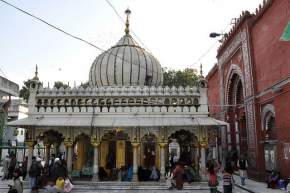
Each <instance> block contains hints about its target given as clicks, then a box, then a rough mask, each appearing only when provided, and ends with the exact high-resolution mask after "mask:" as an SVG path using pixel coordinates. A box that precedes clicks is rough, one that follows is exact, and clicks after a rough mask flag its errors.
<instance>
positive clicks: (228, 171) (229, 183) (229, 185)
mask: <svg viewBox="0 0 290 193" xmlns="http://www.w3.org/2000/svg"><path fill="white" fill-rule="evenodd" d="M232 174H233V169H232V167H231V165H229V164H228V165H226V168H225V170H224V172H223V188H224V193H232V192H233V188H234V187H233V185H234V179H233V176H232Z"/></svg>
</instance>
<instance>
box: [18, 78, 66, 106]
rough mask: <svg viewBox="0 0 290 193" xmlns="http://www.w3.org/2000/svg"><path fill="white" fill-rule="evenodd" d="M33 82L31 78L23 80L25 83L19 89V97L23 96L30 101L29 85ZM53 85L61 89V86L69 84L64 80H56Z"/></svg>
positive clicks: (64, 86) (26, 100)
mask: <svg viewBox="0 0 290 193" xmlns="http://www.w3.org/2000/svg"><path fill="white" fill-rule="evenodd" d="M31 82H32V80H31V79H28V80H26V81H23V84H24V85H23V86H22V88H21V89H20V91H19V97H21V98H23V99H24V101H25V102H28V99H29V85H30V84H31ZM53 87H55V88H57V89H59V88H61V87H63V88H68V87H69V85H68V84H65V83H63V82H62V81H56V82H54V85H53Z"/></svg>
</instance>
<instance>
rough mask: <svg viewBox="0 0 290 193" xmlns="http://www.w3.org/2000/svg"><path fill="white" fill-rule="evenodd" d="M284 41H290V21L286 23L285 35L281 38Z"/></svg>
mask: <svg viewBox="0 0 290 193" xmlns="http://www.w3.org/2000/svg"><path fill="white" fill-rule="evenodd" d="M280 39H281V40H283V41H290V21H289V22H288V24H287V25H286V27H285V29H284V32H283V35H282V36H281V38H280Z"/></svg>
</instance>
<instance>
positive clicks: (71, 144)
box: [64, 138, 73, 147]
mask: <svg viewBox="0 0 290 193" xmlns="http://www.w3.org/2000/svg"><path fill="white" fill-rule="evenodd" d="M64 145H65V146H66V147H72V146H73V140H71V139H70V138H65V139H64Z"/></svg>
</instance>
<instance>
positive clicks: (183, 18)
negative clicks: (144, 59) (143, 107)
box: [0, 0, 262, 86]
mask: <svg viewBox="0 0 290 193" xmlns="http://www.w3.org/2000/svg"><path fill="white" fill-rule="evenodd" d="M7 1H8V2H10V3H12V4H14V5H16V6H18V7H20V8H22V9H24V10H26V11H28V12H30V13H32V14H34V15H36V16H38V17H40V18H42V19H44V20H46V21H48V22H49V23H51V24H53V25H56V26H58V27H60V28H61V29H63V30H65V31H67V32H69V33H72V34H74V35H76V36H79V37H81V38H83V39H85V40H88V41H90V42H91V43H93V44H95V45H97V46H99V47H101V48H103V49H109V48H110V47H111V46H113V45H115V44H116V42H117V41H118V40H119V39H120V38H121V37H122V36H123V35H124V28H125V27H124V24H123V23H122V21H121V20H120V18H119V17H118V16H117V15H116V13H115V12H114V11H113V9H112V8H111V7H110V6H109V4H108V3H107V2H106V0H41V1H39V0H7ZM110 2H111V3H112V4H113V5H114V7H115V8H116V10H117V11H118V12H119V14H120V15H121V16H122V17H123V18H125V14H124V10H125V9H126V8H128V7H129V8H130V10H131V11H132V14H131V18H130V29H131V30H133V31H134V32H135V34H137V36H138V37H139V38H140V39H141V41H142V42H143V43H144V44H145V45H146V48H148V49H149V51H150V52H151V53H152V54H153V55H154V56H155V57H156V58H157V59H158V60H159V62H160V64H161V65H162V67H168V68H173V69H184V68H186V67H193V68H199V65H200V63H202V64H203V66H204V74H206V73H207V72H208V71H209V70H210V69H211V67H212V66H213V65H214V64H215V63H216V61H217V60H216V52H217V47H218V45H219V44H220V43H218V42H217V38H216V39H212V38H209V33H210V32H219V33H220V32H222V31H224V30H225V31H228V30H229V29H230V28H231V24H230V23H231V20H232V19H233V18H235V17H238V16H239V15H240V14H241V12H242V10H249V11H250V12H253V11H254V10H255V8H256V7H258V5H259V3H261V2H262V0H199V1H198V0H110ZM0 29H1V30H0V68H1V70H2V71H3V72H4V74H5V76H6V77H7V78H8V79H10V80H12V81H14V82H16V83H18V84H19V85H20V86H21V85H22V83H23V81H24V80H27V79H28V78H32V77H33V75H34V68H35V65H36V64H37V65H38V67H39V78H40V80H41V81H43V82H44V84H45V85H47V82H48V81H49V82H50V85H52V84H53V82H54V81H58V80H60V81H64V82H68V81H69V82H70V84H71V85H72V84H73V82H74V81H76V83H77V84H79V83H80V82H85V81H87V80H88V77H89V69H90V66H91V64H92V62H93V61H94V59H95V58H96V57H97V56H98V55H99V54H100V53H101V51H99V50H97V49H96V48H93V47H90V46H89V45H87V44H84V43H83V42H80V41H78V40H75V39H72V38H71V37H68V36H66V35H64V34H62V33H61V32H59V31H56V30H55V29H52V28H50V27H49V26H47V25H45V24H43V23H41V22H39V21H37V20H35V19H33V18H31V17H29V16H28V15H25V14H23V13H21V12H19V11H17V10H15V9H13V8H11V7H9V6H7V5H6V4H4V3H3V2H1V1H0ZM132 36H133V38H134V39H135V40H136V41H137V42H138V43H139V45H141V46H142V47H144V45H143V44H142V43H141V42H140V41H139V40H138V38H136V37H134V35H133V34H132ZM215 42H216V43H215ZM214 44H215V45H214ZM213 45H214V46H213ZM210 47H212V49H211V50H210V51H209V52H208V53H207V54H206V55H205V56H204V57H202V58H201V59H200V57H201V56H202V55H204V53H206V52H207V50H208V49H209V48H210ZM199 59H200V60H199ZM0 75H1V76H3V73H2V72H1V71H0Z"/></svg>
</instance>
